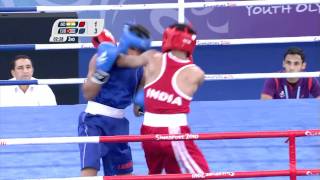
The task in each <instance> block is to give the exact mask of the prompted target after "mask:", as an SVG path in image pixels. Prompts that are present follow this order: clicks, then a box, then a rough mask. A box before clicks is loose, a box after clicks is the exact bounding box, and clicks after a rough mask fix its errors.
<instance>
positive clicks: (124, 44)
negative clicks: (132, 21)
mask: <svg viewBox="0 0 320 180" xmlns="http://www.w3.org/2000/svg"><path fill="white" fill-rule="evenodd" d="M131 26H132V25H129V24H126V25H125V26H124V28H123V33H122V35H121V37H120V40H119V46H118V50H119V52H120V53H124V54H126V53H127V52H128V49H129V48H136V49H139V50H142V51H146V50H148V49H149V48H150V45H151V41H150V38H148V37H141V36H139V35H138V34H137V33H136V32H132V31H130V27H131Z"/></svg>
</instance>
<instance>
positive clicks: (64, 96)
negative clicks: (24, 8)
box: [0, 13, 79, 104]
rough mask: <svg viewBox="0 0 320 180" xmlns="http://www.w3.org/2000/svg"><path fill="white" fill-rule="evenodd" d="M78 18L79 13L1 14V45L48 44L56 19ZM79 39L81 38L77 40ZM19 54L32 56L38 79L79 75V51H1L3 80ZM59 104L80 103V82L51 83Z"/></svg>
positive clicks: (0, 63) (0, 70) (6, 77)
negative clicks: (11, 62)
mask: <svg viewBox="0 0 320 180" xmlns="http://www.w3.org/2000/svg"><path fill="white" fill-rule="evenodd" d="M60 18H77V14H76V13H6V14H4V13H2V14H0V24H1V28H0V34H1V36H0V44H49V43H50V42H49V38H50V35H51V30H52V25H53V23H54V21H55V20H56V19H60ZM76 42H78V40H77V41H76ZM18 54H26V55H28V56H30V57H31V58H32V61H33V66H34V77H35V78H38V79H54V78H58V79H60V78H75V77H78V50H40V51H28V50H27V51H0V79H2V80H3V79H9V78H11V75H10V70H9V63H10V61H11V60H12V59H13V58H14V56H16V55H18ZM50 87H51V88H52V90H53V92H54V94H55V95H56V99H57V103H58V104H77V103H79V100H78V99H79V98H78V94H79V88H78V85H51V86H50Z"/></svg>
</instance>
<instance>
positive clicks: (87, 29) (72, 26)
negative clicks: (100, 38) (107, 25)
mask: <svg viewBox="0 0 320 180" xmlns="http://www.w3.org/2000/svg"><path fill="white" fill-rule="evenodd" d="M103 27H104V19H57V20H56V21H55V22H54V23H53V26H52V31H51V36H50V40H49V41H50V42H75V39H76V38H75V37H86V36H88V37H92V36H96V35H98V34H99V33H100V32H101V31H102V30H103Z"/></svg>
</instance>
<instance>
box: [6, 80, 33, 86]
mask: <svg viewBox="0 0 320 180" xmlns="http://www.w3.org/2000/svg"><path fill="white" fill-rule="evenodd" d="M31 84H38V80H0V85H8V86H10V85H31ZM0 87H1V86H0Z"/></svg>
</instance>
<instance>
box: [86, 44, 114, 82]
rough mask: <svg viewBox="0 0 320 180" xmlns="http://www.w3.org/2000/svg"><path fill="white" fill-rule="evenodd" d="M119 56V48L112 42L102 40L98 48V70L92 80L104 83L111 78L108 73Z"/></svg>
mask: <svg viewBox="0 0 320 180" xmlns="http://www.w3.org/2000/svg"><path fill="white" fill-rule="evenodd" d="M117 57H118V48H117V46H116V45H115V44H113V43H110V42H102V43H101V44H100V45H99V46H98V49H97V58H96V72H95V73H94V75H93V77H92V81H93V82H95V83H97V84H104V83H106V82H107V81H108V80H109V77H110V74H109V73H108V72H109V71H110V70H111V68H112V66H113V64H114V63H115V62H116V60H117Z"/></svg>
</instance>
